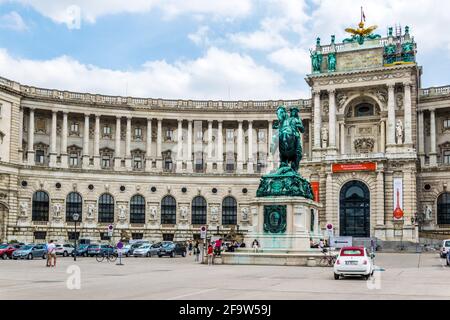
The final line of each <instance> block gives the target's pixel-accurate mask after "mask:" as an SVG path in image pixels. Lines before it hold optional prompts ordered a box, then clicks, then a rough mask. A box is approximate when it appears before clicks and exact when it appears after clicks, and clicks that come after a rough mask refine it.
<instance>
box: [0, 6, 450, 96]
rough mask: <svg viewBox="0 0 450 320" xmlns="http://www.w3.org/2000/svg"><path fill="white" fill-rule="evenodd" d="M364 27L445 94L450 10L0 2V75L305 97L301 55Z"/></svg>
mask: <svg viewBox="0 0 450 320" xmlns="http://www.w3.org/2000/svg"><path fill="white" fill-rule="evenodd" d="M361 6H363V8H364V12H365V16H366V18H367V24H369V25H378V27H379V28H378V30H377V33H379V34H381V35H382V36H385V35H386V34H387V28H388V27H389V26H395V25H400V26H402V27H403V28H404V26H407V25H408V26H410V30H411V31H410V33H411V34H412V35H413V36H414V38H415V40H416V42H417V43H418V58H417V59H418V63H419V64H420V65H421V66H423V77H422V87H431V86H443V85H449V84H450V76H449V74H450V73H449V72H448V71H449V70H450V32H447V29H448V28H447V26H448V20H449V18H450V1H448V0H375V1H374V0H360V1H355V0H340V1H336V0H126V1H125V0H78V1H77V0H0V76H1V77H5V78H8V79H11V80H15V81H18V82H20V83H22V84H25V85H32V86H37V87H44V88H50V89H60V90H69V91H79V92H91V93H100V94H108V95H122V96H136V97H151V98H166V99H198V100H278V99H301V98H309V97H310V90H309V88H308V85H307V84H306V82H305V77H306V75H307V74H308V73H309V72H310V68H311V67H310V58H309V49H310V48H313V47H314V45H315V39H316V37H321V39H322V44H329V42H330V38H331V35H336V41H337V42H341V41H342V40H343V39H344V38H345V37H346V35H345V32H344V29H345V28H347V27H356V24H357V23H358V22H359V20H360V10H361V9H360V8H361Z"/></svg>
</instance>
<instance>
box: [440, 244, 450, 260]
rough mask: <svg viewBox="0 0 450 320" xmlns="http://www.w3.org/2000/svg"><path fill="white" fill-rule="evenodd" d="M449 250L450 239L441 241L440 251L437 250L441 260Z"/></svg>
mask: <svg viewBox="0 0 450 320" xmlns="http://www.w3.org/2000/svg"><path fill="white" fill-rule="evenodd" d="M449 250H450V239H447V240H444V241H442V245H441V250H439V255H440V256H441V258H442V259H445V258H446V257H447V254H448V252H449Z"/></svg>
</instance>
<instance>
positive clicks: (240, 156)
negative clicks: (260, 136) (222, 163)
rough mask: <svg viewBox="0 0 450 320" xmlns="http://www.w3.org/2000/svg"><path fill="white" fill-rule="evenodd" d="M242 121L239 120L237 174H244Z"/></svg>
mask: <svg viewBox="0 0 450 320" xmlns="http://www.w3.org/2000/svg"><path fill="white" fill-rule="evenodd" d="M242 139H243V133H242V120H238V139H237V173H242V171H243V169H244V163H243V162H244V157H243V154H242Z"/></svg>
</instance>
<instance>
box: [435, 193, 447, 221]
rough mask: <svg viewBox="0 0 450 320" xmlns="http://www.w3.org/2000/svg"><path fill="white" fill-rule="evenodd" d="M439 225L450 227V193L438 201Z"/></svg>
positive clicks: (444, 194) (442, 195)
mask: <svg viewBox="0 0 450 320" xmlns="http://www.w3.org/2000/svg"><path fill="white" fill-rule="evenodd" d="M437 223H438V224H441V225H443V224H447V225H450V193H448V192H446V193H443V194H441V195H440V196H439V198H438V201H437Z"/></svg>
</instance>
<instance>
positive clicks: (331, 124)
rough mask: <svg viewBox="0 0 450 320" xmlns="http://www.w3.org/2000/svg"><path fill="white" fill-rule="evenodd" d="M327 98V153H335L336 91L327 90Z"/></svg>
mask: <svg viewBox="0 0 450 320" xmlns="http://www.w3.org/2000/svg"><path fill="white" fill-rule="evenodd" d="M328 96H329V104H330V107H329V113H328V131H329V141H328V146H329V147H328V153H332V154H333V153H336V91H335V90H334V89H331V90H328Z"/></svg>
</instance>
